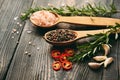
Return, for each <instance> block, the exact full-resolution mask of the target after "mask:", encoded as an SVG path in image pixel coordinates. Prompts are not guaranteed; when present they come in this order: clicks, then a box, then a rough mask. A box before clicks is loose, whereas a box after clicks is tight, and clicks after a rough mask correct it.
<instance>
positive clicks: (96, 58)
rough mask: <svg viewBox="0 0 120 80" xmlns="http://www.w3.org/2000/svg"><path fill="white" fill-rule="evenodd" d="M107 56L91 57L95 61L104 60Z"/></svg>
mask: <svg viewBox="0 0 120 80" xmlns="http://www.w3.org/2000/svg"><path fill="white" fill-rule="evenodd" d="M106 58H107V57H106V56H95V57H93V59H94V60H96V61H104V60H105V59H106Z"/></svg>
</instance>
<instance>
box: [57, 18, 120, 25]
mask: <svg viewBox="0 0 120 80" xmlns="http://www.w3.org/2000/svg"><path fill="white" fill-rule="evenodd" d="M59 22H68V23H74V24H81V25H90V26H110V25H112V26H113V25H115V23H119V24H120V19H115V18H104V17H86V16H70V17H65V16H61V17H60V19H59Z"/></svg>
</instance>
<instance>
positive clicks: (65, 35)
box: [46, 29, 76, 42]
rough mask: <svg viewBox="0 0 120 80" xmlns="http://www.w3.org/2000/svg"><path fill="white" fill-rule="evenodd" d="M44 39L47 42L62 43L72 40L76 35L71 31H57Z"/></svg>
mask: <svg viewBox="0 0 120 80" xmlns="http://www.w3.org/2000/svg"><path fill="white" fill-rule="evenodd" d="M46 38H47V39H48V40H49V41H54V42H62V41H69V40H74V39H75V38H76V34H75V32H73V31H72V30H68V29H57V30H53V31H50V32H49V33H48V34H47V35H46Z"/></svg>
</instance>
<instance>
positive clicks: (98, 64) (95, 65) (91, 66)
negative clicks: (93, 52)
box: [88, 62, 103, 69]
mask: <svg viewBox="0 0 120 80" xmlns="http://www.w3.org/2000/svg"><path fill="white" fill-rule="evenodd" d="M102 64H103V63H96V62H89V63H88V66H89V67H90V68H92V69H98V68H100V66H101V65H102Z"/></svg>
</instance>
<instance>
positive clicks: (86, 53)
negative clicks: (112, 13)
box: [69, 23, 120, 62]
mask: <svg viewBox="0 0 120 80" xmlns="http://www.w3.org/2000/svg"><path fill="white" fill-rule="evenodd" d="M109 28H110V30H109V31H108V32H106V33H99V34H95V35H88V37H92V38H93V39H94V40H92V41H91V42H88V43H84V44H82V45H77V48H78V50H79V51H80V53H78V54H76V55H74V56H73V57H70V58H69V60H71V61H73V62H74V61H80V60H84V59H85V58H90V57H92V56H93V55H96V54H97V53H98V52H99V51H100V50H101V49H102V45H103V44H107V45H110V35H111V34H113V33H115V39H118V33H120V24H117V23H116V25H115V26H109Z"/></svg>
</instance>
